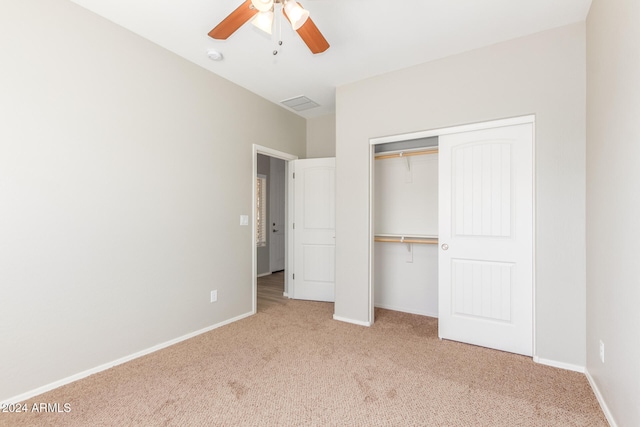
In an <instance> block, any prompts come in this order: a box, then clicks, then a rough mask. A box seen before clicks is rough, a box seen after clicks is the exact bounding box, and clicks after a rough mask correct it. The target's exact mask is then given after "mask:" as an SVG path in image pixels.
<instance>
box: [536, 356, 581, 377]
mask: <svg viewBox="0 0 640 427" xmlns="http://www.w3.org/2000/svg"><path fill="white" fill-rule="evenodd" d="M533 361H534V362H536V363H539V364H541V365H547V366H553V367H554V368H560V369H565V370H567V371H574V372H580V373H582V374H584V366H580V365H573V364H571V363H565V362H558V361H557V360H550V359H543V358H541V357H538V356H533Z"/></svg>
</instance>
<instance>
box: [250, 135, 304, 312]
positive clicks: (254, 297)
mask: <svg viewBox="0 0 640 427" xmlns="http://www.w3.org/2000/svg"><path fill="white" fill-rule="evenodd" d="M258 154H264V155H265V156H269V157H275V158H277V159H282V160H284V161H286V162H287V163H286V165H285V173H286V174H287V175H289V162H290V161H292V160H296V159H297V158H298V156H295V155H293V154H289V153H285V152H284V151H278V150H274V149H273V148H269V147H264V146H262V145H258V144H253V147H252V150H251V156H252V158H251V164H252V172H251V188H252V189H251V212H252V216H253V215H255V212H256V197H255V178H256V176H258ZM289 189H290V185H289V180H288V179H286V180H285V189H284V193H285V195H284V199H285V204H287V206H288V204H289ZM289 216H290V215H289V214H288V208H287V210H285V223H286V224H289V222H288V221H289ZM288 229H289V228H288V227H287V230H285V236H288V237H286V239H287V240H285V246H284V251H285V258H284V269H285V272H288V271H289V265H293V263H292V262H290V261H291V260H290V259H289V257H293V251H290V250H289V248H290V247H293V246H292V245H291V243H290V240H289V239H293V235H292V233H289V232H288ZM251 248H252V249H251V307H252V310H251V314H256V313H257V312H258V266H257V253H256V252H257V251H256V222H255V219H254V220H253V221H251ZM289 252H291V254H289ZM288 286H289V275H288V274H285V275H284V289H285V291H288V289H289V288H288Z"/></svg>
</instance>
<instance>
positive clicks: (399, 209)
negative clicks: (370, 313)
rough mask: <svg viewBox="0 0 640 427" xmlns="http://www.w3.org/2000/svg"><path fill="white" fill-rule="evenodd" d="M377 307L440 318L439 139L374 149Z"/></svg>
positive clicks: (375, 285)
mask: <svg viewBox="0 0 640 427" xmlns="http://www.w3.org/2000/svg"><path fill="white" fill-rule="evenodd" d="M372 170H373V188H374V191H373V210H372V219H373V221H372V222H373V251H372V252H373V256H372V258H373V270H374V283H373V300H374V306H375V307H379V308H385V309H389V310H394V311H401V312H406V313H412V314H420V315H424V316H430V317H438V248H437V245H438V137H437V136H433V137H428V138H419V139H411V140H406V141H395V142H388V143H382V144H377V145H374V147H373V169H372Z"/></svg>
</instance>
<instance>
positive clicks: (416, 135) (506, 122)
mask: <svg viewBox="0 0 640 427" xmlns="http://www.w3.org/2000/svg"><path fill="white" fill-rule="evenodd" d="M524 123H533V125H534V126H533V134H534V136H533V230H532V232H533V260H532V266H533V277H532V281H533V301H532V304H533V307H532V310H533V319H532V325H533V331H532V333H533V356H534V360H536V357H537V351H536V347H537V346H536V341H537V339H536V167H535V166H536V160H535V159H536V138H535V115H527V116H521V117H512V118H507V119H500V120H492V121H488V122H480V123H471V124H466V125H460V126H452V127H446V128H440V129H432V130H425V131H419V132H410V133H405V134H399V135H391V136H384V137H378V138H371V139H369V144H370V152H369V156H370V159H369V162H370V163H369V324H370V325H373V322H374V320H375V319H374V309H375V307H374V295H373V292H374V283H375V280H374V268H373V267H374V266H373V257H374V253H373V248H374V224H375V222H374V220H375V218H374V206H375V205H374V190H375V188H374V179H375V176H374V161H375V146H376V145H378V144H385V143H389V142H400V141H408V140H412V139H420V138H428V137H433V136H442V135H448V134H452V133H461V132H470V131H476V130H482V129H491V128H498V127H504V126H512V125H519V124H524Z"/></svg>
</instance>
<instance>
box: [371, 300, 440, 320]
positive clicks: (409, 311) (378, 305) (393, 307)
mask: <svg viewBox="0 0 640 427" xmlns="http://www.w3.org/2000/svg"><path fill="white" fill-rule="evenodd" d="M376 307H379V308H384V309H385V310H393V311H400V312H402V313H409V314H419V315H420V316H428V317H435V318H436V319H437V318H438V313H430V312H428V311H420V310H413V309H410V308H404V307H397V306H393V305H388V304H376Z"/></svg>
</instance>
